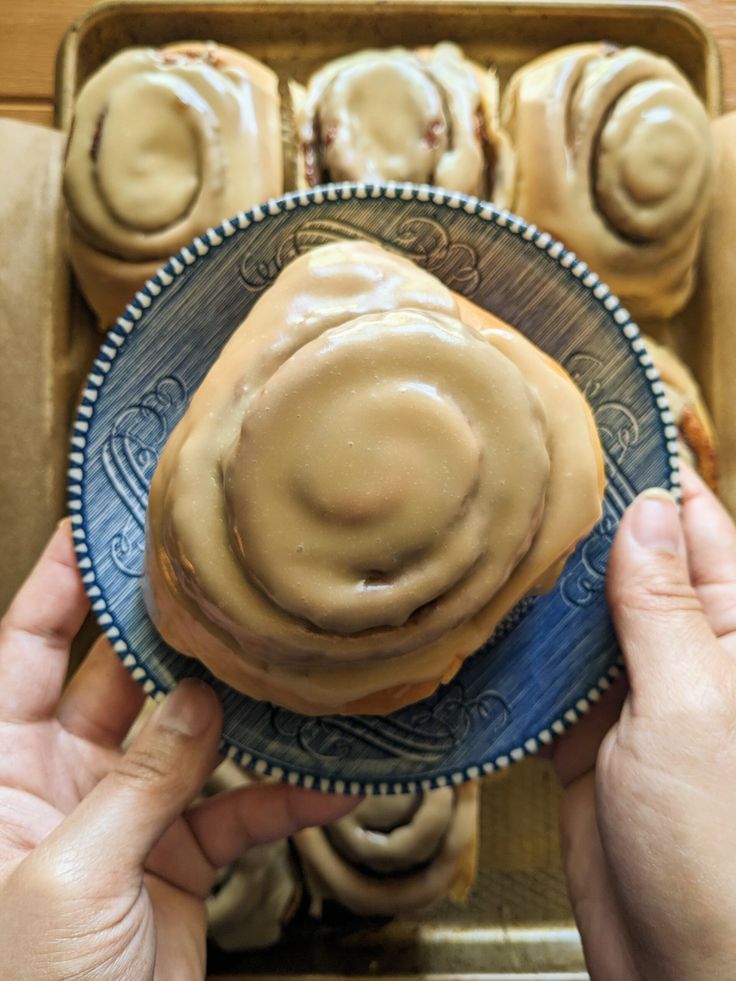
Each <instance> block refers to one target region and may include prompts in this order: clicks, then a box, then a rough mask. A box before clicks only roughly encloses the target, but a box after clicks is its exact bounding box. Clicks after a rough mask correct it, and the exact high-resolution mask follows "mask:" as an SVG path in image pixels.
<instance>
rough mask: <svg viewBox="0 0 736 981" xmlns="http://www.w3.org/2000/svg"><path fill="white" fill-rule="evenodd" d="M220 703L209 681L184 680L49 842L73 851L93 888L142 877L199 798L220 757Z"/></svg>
mask: <svg viewBox="0 0 736 981" xmlns="http://www.w3.org/2000/svg"><path fill="white" fill-rule="evenodd" d="M221 728H222V708H221V706H220V703H219V701H218V700H217V696H216V695H215V693H214V692H213V691H212V689H211V688H210V687H209V686H208V685H206V684H204V682H201V681H197V680H195V679H192V678H189V679H187V680H185V681H182V682H181V683H180V684H179V685H178V686H177V688H176V689H174V691H173V693H172V694H171V695H169V696H168V698H167V699H166V700H165V701H164V702H163V703H162V705H160V706H159V707H158V709H157V710H156V712H155V713H154V714H153V716H152V717H151V719H150V721H149V722H148V724H147V725H146V726H145V727H144V729H143V730H142V732H141V733H140V734H139V735H138V737H137V738H136V739H135V740H134V742H133V744H132V745H131V746H130V748H129V749H128V751H127V752H126V753H124V754H123V755H121V756H120V759H119V760H118V762H117V764H116V765H115V767H114V768H113V769H112V770H111V771H110V772H109V773H108V774H107V775H106V776H105V777H103V779H102V780H101V781H100V782H99V783H98V784H97V786H96V787H95V788H94V789H93V790H92V791H91V792H90V793H89V794H88V795H87V797H85V798H84V800H83V801H82V802H81V803H80V804H79V805H78V807H77V808H76V809H75V810H74V811H73V812H72V813H71V814H70V815H69V817H68V818H67V819H66V820H65V821H64V823H63V824H62V825H61V826H60V828H59V831H58V835H51V836H50V838H48V839H47V842H44V845H46V844H47V843H48V847H49V848H61V849H62V850H63V852H64V854H66V855H68V856H71V858H72V859H73V861H74V862H75V863H76V864H77V866H78V867H79V869H80V870H83V871H84V875H85V881H87V882H88V885H89V887H90V888H92V889H93V888H94V886H95V884H96V880H95V876H94V871H95V869H96V868H97V867H98V866H99V864H100V862H99V859H100V856H101V855H104V857H105V862H104V863H102V864H103V865H104V868H103V869H102V870H101V871H102V873H103V874H104V875H105V878H106V881H113V880H114V877H115V876H117V877H119V879H120V881H121V882H126V881H127V882H130V881H131V877H133V878H136V877H140V876H141V875H142V869H143V864H144V861H145V859H146V857H147V856H148V854H149V852H150V851H151V849H152V848H153V846H154V845H155V844H156V842H157V841H158V840H159V839H160V838H161V837H162V835H163V834H164V832H165V831H166V830H167V828H169V826H170V825H171V824H172V823H173V822H174V820H175V819H176V818H177V817H178V816H179V815H180V814H181V813H182V811H183V810H184V809H185V808H186V807H187V806H188V805H189V804H190V803H191V802H192V800H194V798H195V797H196V795H197V794H198V793H199V791H200V790H201V789H202V786H203V784H204V782H205V780H206V779H207V776H208V775H209V773H210V771H211V770H212V768H213V767H214V765H215V763H216V762H217V745H218V741H219V738H220V731H221Z"/></svg>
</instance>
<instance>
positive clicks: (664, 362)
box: [645, 337, 718, 490]
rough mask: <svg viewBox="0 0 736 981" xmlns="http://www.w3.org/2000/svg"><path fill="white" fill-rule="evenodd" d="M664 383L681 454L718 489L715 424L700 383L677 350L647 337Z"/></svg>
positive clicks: (648, 346)
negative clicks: (676, 352) (679, 356)
mask: <svg viewBox="0 0 736 981" xmlns="http://www.w3.org/2000/svg"><path fill="white" fill-rule="evenodd" d="M645 341H646V345H647V351H648V352H649V354H650V355H651V356H652V360H653V361H654V364H655V367H656V368H657V370H658V371H659V377H660V379H661V381H662V384H663V385H664V388H665V392H666V393H667V399H668V401H669V403H670V410H671V412H672V415H673V416H674V419H675V425H676V426H677V430H678V433H679V436H678V445H679V451H680V456H681V457H682V459H683V460H685V461H686V462H687V463H688V464H689V465H690V466H691V467H693V468H694V469H696V470H697V471H698V473H699V474H700V476H701V477H702V478H703V480H704V481H705V482H706V483H707V484H708V486H709V487H711V488H712V489H713V490H717V489H718V453H717V448H716V436H715V427H714V426H713V422H712V420H711V417H710V412H709V411H708V407H707V406H706V404H705V400H704V399H703V394H702V392H701V391H700V386H699V385H698V383H697V381H696V380H695V378H694V376H693V374H692V372H691V371H690V369H689V368H688V367H687V365H686V364H685V363H684V362H683V361H681V360H680V358H678V357H677V355H676V354H675V352H674V351H672V350H670V348H668V347H666V346H665V345H663V344H657V342H656V341H654V340H652V338H651V337H646V338H645Z"/></svg>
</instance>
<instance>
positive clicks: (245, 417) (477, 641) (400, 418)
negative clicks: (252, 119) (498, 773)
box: [147, 242, 602, 713]
mask: <svg viewBox="0 0 736 981" xmlns="http://www.w3.org/2000/svg"><path fill="white" fill-rule="evenodd" d="M601 489H602V476H601V470H600V457H599V448H598V441H597V435H596V433H595V430H594V426H593V423H592V419H591V416H590V412H589V410H588V408H587V406H586V405H585V403H584V400H583V399H582V397H581V395H580V393H579V392H578V391H577V389H576V388H575V387H574V385H573V384H572V382H571V381H570V380H569V378H567V376H566V375H564V373H563V372H562V371H561V370H560V369H559V368H558V367H557V366H556V365H554V364H553V363H552V362H551V361H550V360H549V359H547V358H546V357H545V356H544V355H542V354H541V352H539V351H538V350H537V349H536V348H534V347H533V346H532V345H531V344H530V343H529V342H528V341H526V340H524V339H523V338H522V337H521V335H519V334H517V333H516V332H514V331H512V330H510V329H509V328H507V327H506V326H505V325H502V324H500V323H499V322H497V321H494V320H493V318H491V317H490V316H489V315H488V314H486V313H485V312H483V311H480V310H478V309H477V308H475V307H473V306H472V304H469V303H468V302H467V301H461V300H459V299H458V298H456V297H454V296H453V294H452V293H450V292H449V291H448V290H447V289H446V288H445V287H444V286H443V285H442V284H441V283H440V282H439V281H438V280H436V279H435V278H434V277H432V276H430V275H429V274H428V273H425V272H423V271H422V270H420V269H418V268H417V267H416V266H414V265H413V264H412V263H410V262H408V261H407V260H404V259H400V258H398V257H396V256H393V255H391V254H390V253H388V252H385V251H383V250H381V249H379V248H378V247H376V246H373V245H369V244H367V243H362V242H349V243H348V242H346V243H336V244H333V245H329V246H323V247H321V248H318V249H315V250H314V251H312V252H310V253H308V254H306V255H304V256H302V257H301V258H299V259H297V260H295V261H294V262H293V263H292V264H291V265H290V266H288V267H287V268H286V269H285V270H284V272H283V273H282V274H281V276H280V277H279V279H278V281H277V283H276V284H275V285H274V286H273V287H272V288H271V289H270V290H269V291H268V292H267V293H266V294H264V295H263V297H262V298H261V299H260V300H259V301H258V303H257V304H256V306H255V307H254V308H253V310H252V311H251V313H250V315H249V317H248V318H247V321H246V322H245V323H244V325H243V326H242V327H241V328H240V329H239V330H238V331H236V333H235V334H234V335H233V337H232V338H231V340H230V341H229V343H228V344H227V345H226V347H225V349H224V350H223V352H222V354H221V356H220V359H219V360H218V362H217V363H216V365H215V366H214V367H213V368H212V369H211V371H210V374H209V375H208V377H207V379H206V380H205V382H204V383H203V384H202V386H201V387H200V389H199V391H198V392H197V393H196V395H195V397H194V399H193V400H192V403H191V405H190V407H189V409H188V411H187V413H186V415H185V416H184V418H183V419H182V420H181V422H180V423H179V425H178V426H177V428H176V430H175V431H174V433H173V434H172V436H171V437H170V439H169V442H168V443H167V446H166V448H165V450H164V453H163V454H162V457H161V460H160V462H159V465H158V468H157V471H156V474H155V476H154V480H153V484H152V487H151V494H150V497H149V508H148V522H149V525H148V545H147V576H148V579H147V602H148V605H149V609H150V611H151V615H152V617H153V620H154V623H156V625H157V627H158V629H159V631H160V633H161V634H162V636H163V637H164V638H165V639H166V640H167V641H168V642H169V643H170V644H171V645H172V646H174V647H175V648H176V649H178V650H181V651H182V652H184V653H190V654H193V655H194V656H196V657H198V658H200V659H201V660H202V661H203V662H204V663H205V664H206V665H207V666H208V667H209V668H210V669H211V670H212V671H213V673H214V674H216V675H217V676H218V677H220V678H222V679H223V680H225V681H226V682H227V683H228V684H230V685H231V686H233V687H235V688H238V689H239V690H241V691H245V692H247V693H250V694H252V695H254V697H258V698H265V699H268V700H272V701H275V702H276V703H278V704H281V705H285V706H287V707H291V708H295V709H297V710H299V711H305V712H313V713H316V712H321V711H338V712H339V711H354V710H356V709H359V710H361V711H378V712H385V711H389V710H391V709H393V708H395V707H398V706H399V705H401V704H408V703H409V702H411V701H415V700H417V698H421V697H423V695H424V694H427V693H428V692H429V691H432V690H433V689H434V688H436V687H437V685H438V684H439V683H440V681H441V680H447V679H448V678H449V677H451V676H452V675H453V674H454V673H455V671H456V670H457V669H458V667H459V665H460V663H461V662H462V660H463V659H464V658H465V657H466V656H467V655H469V654H470V653H472V651H473V650H475V649H477V648H478V647H479V646H480V645H481V643H482V642H483V641H484V640H485V639H486V638H487V636H488V635H489V634H490V633H491V631H492V629H493V627H494V626H495V624H496V623H497V622H498V620H499V619H500V618H501V617H502V616H503V614H504V613H506V612H507V611H508V610H509V609H510V608H511V607H512V606H513V604H514V603H515V602H516V601H518V600H519V599H520V598H521V597H522V596H523V595H524V594H526V593H527V592H528V591H529V590H530V589H533V588H535V587H537V586H539V585H549V584H550V583H549V582H547V581H546V579H548V578H549V576H550V573H552V574H553V575H554V574H556V572H557V571H559V564H560V562H561V561H562V560H563V559H564V557H565V556H566V555H567V554H569V552H570V550H571V549H572V547H573V546H574V544H575V543H576V541H577V540H578V539H579V538H580V537H581V536H582V535H584V534H585V533H586V532H587V531H588V530H589V529H590V528H591V527H592V526H593V524H595V522H596V521H597V519H598V517H599V516H600V499H601ZM545 577H546V578H545Z"/></svg>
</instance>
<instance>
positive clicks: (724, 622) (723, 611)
mask: <svg viewBox="0 0 736 981" xmlns="http://www.w3.org/2000/svg"><path fill="white" fill-rule="evenodd" d="M682 490H683V508H682V524H683V528H684V532H685V541H686V544H687V555H688V563H689V566H690V578H691V580H692V584H693V586H694V587H695V589H696V591H697V593H698V596H699V597H700V600H701V602H702V604H703V609H704V610H705V615H706V617H707V618H708V622H709V623H710V625H711V627H712V628H713V630H714V632H715V634H716V636H717V637H721V638H724V639H727V640H728V641H730V642H731V643H730V647H731V650H732V652H733V653H736V527H734V523H733V521H732V520H731V517H730V515H729V514H728V512H727V511H726V509H725V508H724V507H723V505H722V504H721V503H720V501H719V500H718V498H717V497H716V496H715V494H714V493H713V492H712V491H711V490H710V488H708V487H707V486H706V485H705V484H704V483H703V481H702V480H701V479H700V477H698V476H697V474H696V473H695V472H694V471H693V470H691V469H690V467H688V466H683V467H682Z"/></svg>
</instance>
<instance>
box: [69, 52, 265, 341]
mask: <svg viewBox="0 0 736 981" xmlns="http://www.w3.org/2000/svg"><path fill="white" fill-rule="evenodd" d="M282 169H283V168H282V153H281V116H280V100H279V95H278V80H277V77H276V75H275V74H274V73H273V72H272V71H271V70H270V69H269V68H267V67H266V66H265V65H262V64H260V62H258V61H256V60H255V59H254V58H251V57H249V56H248V55H245V54H243V53H241V52H239V51H235V50H233V49H231V48H226V47H223V46H221V45H215V44H206V43H200V42H191V43H182V44H172V45H168V46H167V47H164V48H160V49H155V48H128V49H126V50H124V51H121V52H120V53H119V54H117V55H116V56H115V57H114V58H112V59H111V60H110V61H108V62H107V63H106V64H105V65H103V67H102V68H100V70H99V71H98V72H96V73H95V74H94V75H93V76H92V77H91V78H89V79H88V81H87V82H86V83H85V85H84V86H83V88H82V90H81V92H80V93H79V96H78V98H77V103H76V107H75V115H74V120H73V124H72V131H71V135H70V138H69V145H68V148H67V157H66V164H65V168H64V194H65V198H66V203H67V208H68V211H69V219H70V256H71V262H72V266H73V267H74V271H75V273H76V276H77V279H78V281H79V284H80V287H81V289H82V292H83V293H84V295H85V297H86V298H87V300H88V302H89V303H90V306H91V307H92V308H93V310H94V311H95V312H96V314H97V316H98V318H99V320H100V323H101V324H102V325H103V326H106V325H109V324H110V323H111V322H112V321H113V320H114V319H115V317H117V316H118V315H119V314H120V313H121V312H122V311H123V309H124V307H125V305H126V303H127V302H128V301H129V300H130V299H131V297H132V296H133V294H134V293H135V291H136V290H137V289H140V287H141V286H142V285H143V283H144V282H145V281H146V279H148V278H149V277H150V276H152V275H153V273H154V272H156V270H157V269H158V268H159V267H160V266H161V265H163V264H164V263H165V262H166V261H167V259H168V258H169V257H170V256H171V255H172V254H174V253H176V252H178V251H179V249H180V248H182V247H183V246H185V245H188V244H189V243H190V242H191V240H192V239H193V238H194V237H195V236H196V235H199V234H201V233H202V232H205V231H206V230H207V229H208V228H211V227H214V226H215V225H217V224H219V223H220V222H221V221H223V220H224V219H225V218H230V217H232V216H233V215H234V214H236V213H237V212H238V211H240V210H243V209H246V208H249V207H251V206H252V205H255V204H259V203H261V202H262V201H265V200H267V199H268V198H269V197H273V196H276V195H278V194H280V193H281V192H282V191H283V175H282Z"/></svg>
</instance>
